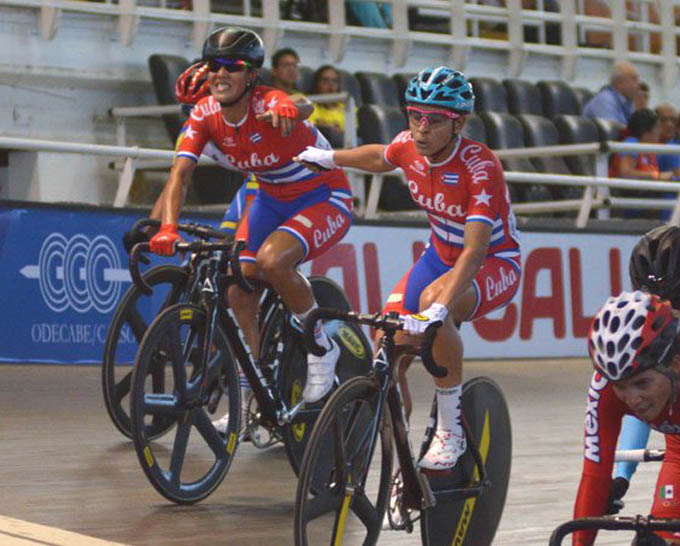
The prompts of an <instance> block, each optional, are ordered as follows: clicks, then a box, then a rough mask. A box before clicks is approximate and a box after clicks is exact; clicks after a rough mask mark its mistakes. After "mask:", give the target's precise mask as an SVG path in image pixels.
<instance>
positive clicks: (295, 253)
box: [256, 231, 340, 403]
mask: <svg viewBox="0 0 680 546" xmlns="http://www.w3.org/2000/svg"><path fill="white" fill-rule="evenodd" d="M304 255H305V254H304V248H303V246H302V244H301V243H300V242H299V241H298V240H297V239H296V238H295V237H293V236H292V235H291V234H290V233H288V232H285V231H275V232H274V233H272V234H271V235H270V236H269V237H267V239H266V240H265V242H264V243H263V244H262V246H261V247H260V250H259V251H258V252H257V256H256V260H257V265H258V267H259V268H260V271H261V272H262V275H263V276H264V278H265V279H266V280H267V281H268V282H269V283H270V284H271V285H272V286H273V287H274V289H275V290H276V291H277V292H278V293H279V295H280V296H281V298H282V299H283V301H284V302H285V303H286V305H287V306H288V308H289V309H290V310H291V311H292V312H293V314H294V315H295V316H296V317H297V318H298V319H299V320H300V321H304V320H305V318H306V317H307V315H309V313H310V312H311V311H312V310H313V309H314V308H315V307H316V301H315V300H314V293H313V292H312V287H311V285H310V284H309V281H308V280H307V279H306V278H305V277H304V276H303V275H302V274H301V273H300V272H299V271H298V268H297V266H298V264H299V263H300V262H301V261H302V260H303V259H304ZM314 339H315V341H316V343H317V344H318V345H321V346H323V347H325V348H326V353H325V354H324V355H322V356H316V355H313V354H309V355H307V381H306V382H305V388H304V390H303V391H302V397H303V398H304V400H305V402H308V403H314V402H318V401H319V400H321V399H322V398H323V397H324V396H326V394H328V393H329V392H330V390H331V388H332V387H333V379H334V378H335V365H336V363H337V361H338V358H339V356H340V348H339V347H338V346H337V344H335V343H334V342H332V340H331V339H330V338H329V337H328V335H327V334H326V332H325V330H324V329H323V326H322V325H321V324H317V325H316V328H315V330H314Z"/></svg>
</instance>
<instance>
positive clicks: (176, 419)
mask: <svg viewBox="0 0 680 546" xmlns="http://www.w3.org/2000/svg"><path fill="white" fill-rule="evenodd" d="M206 323H207V320H206V314H205V311H204V310H203V309H202V308H200V307H198V306H195V305H191V304H177V305H173V306H171V307H169V308H167V309H166V310H165V311H163V312H162V313H161V314H160V315H159V316H158V317H157V318H156V319H155V320H154V322H153V323H152V324H151V326H150V327H149V329H148V330H147V333H146V335H145V336H144V339H143V340H142V344H141V348H140V351H139V354H138V356H137V362H136V364H135V372H134V375H133V378H132V395H131V398H132V400H131V407H130V416H131V425H132V434H133V441H134V444H135V450H136V452H137V457H138V458H139V462H140V464H141V466H142V468H143V469H144V472H145V474H146V477H147V478H148V480H149V481H150V482H151V484H152V485H153V486H154V487H155V488H156V490H157V491H158V492H159V493H160V494H161V495H163V496H164V497H165V498H167V499H169V500H171V501H173V502H176V503H180V504H187V503H193V502H197V501H200V500H202V499H204V498H206V497H207V496H208V495H210V494H211V493H212V492H213V491H214V490H215V489H216V488H217V486H218V485H219V484H220V483H221V482H222V480H223V479H224V477H225V475H226V474H227V471H228V470H229V466H230V465H231V461H232V459H233V457H234V453H235V451H236V447H237V444H238V432H239V426H240V412H239V407H240V391H239V384H238V374H237V371H236V365H235V364H234V362H235V360H234V357H233V352H232V350H231V347H230V345H229V341H228V339H227V337H226V335H225V333H224V331H223V330H222V329H221V327H220V326H219V325H218V326H217V327H216V329H215V333H214V335H213V339H212V343H211V346H210V349H209V350H210V354H209V356H208V359H207V362H208V363H207V366H206V367H205V370H203V368H202V367H201V366H200V362H201V351H202V349H201V344H202V340H203V333H204V329H205V327H206ZM152 368H153V369H155V370H156V372H155V373H160V372H159V370H162V373H163V376H164V379H165V381H166V388H165V390H164V391H163V392H162V393H159V392H157V391H156V390H155V389H154V387H153V382H152V381H150V379H149V376H150V374H149V370H150V369H152ZM202 385H204V386H205V387H204V388H203V389H202V388H201V386H202ZM223 415H225V416H226V417H227V420H228V426H227V431H226V435H225V436H224V437H223V436H222V435H220V433H218V432H217V430H216V429H215V427H214V426H213V424H212V420H213V419H214V418H218V417H222V416H223ZM157 418H164V419H169V420H171V421H172V423H173V424H175V425H176V429H175V432H174V434H173V435H166V436H164V437H163V438H159V439H157V440H156V441H151V440H152V439H151V438H150V437H149V435H148V430H149V427H148V426H147V425H148V423H149V422H152V421H153V420H154V419H157Z"/></svg>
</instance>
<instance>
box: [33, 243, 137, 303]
mask: <svg viewBox="0 0 680 546" xmlns="http://www.w3.org/2000/svg"><path fill="white" fill-rule="evenodd" d="M19 272H20V273H21V274H22V275H23V276H24V277H26V278H27V279H35V280H37V281H38V282H39V283H40V293H41V294H42V297H43V300H44V301H45V305H47V306H48V307H49V308H50V309H52V311H55V312H57V313H61V312H63V311H67V310H68V309H73V310H74V311H76V312H78V313H86V312H88V311H89V310H90V309H95V310H96V311H98V312H100V313H102V314H106V313H108V312H110V311H112V310H113V308H114V307H115V306H116V304H117V303H118V299H119V296H120V292H121V289H122V283H123V282H130V274H129V272H128V271H127V269H124V268H122V267H121V261H120V256H119V255H118V250H117V249H116V246H115V245H114V243H113V242H112V241H111V239H110V238H109V237H107V236H106V235H97V236H96V237H94V238H93V239H90V238H89V237H87V236H86V235H83V234H82V233H78V234H76V235H73V236H72V237H71V238H66V237H65V236H64V235H63V234H61V233H52V234H51V235H49V236H48V237H47V238H46V239H45V240H44V241H43V243H42V246H41V247H40V253H39V257H38V263H37V264H27V265H25V266H24V267H22V268H21V269H20V271H19Z"/></svg>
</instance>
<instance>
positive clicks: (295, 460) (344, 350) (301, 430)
mask: <svg viewBox="0 0 680 546" xmlns="http://www.w3.org/2000/svg"><path fill="white" fill-rule="evenodd" d="M309 282H310V284H311V285H312V290H313V291H314V298H315V299H316V301H317V303H318V304H319V306H320V307H331V308H333V309H339V310H341V311H349V310H350V304H349V300H348V299H347V296H346V295H345V292H344V291H343V289H342V287H340V285H338V284H337V283H335V282H334V281H332V280H331V279H328V278H326V277H311V278H310V279H309ZM280 320H285V319H284V318H283V316H281V318H280ZM353 326H354V325H351V324H345V323H342V322H340V321H337V320H333V321H329V322H327V323H326V324H325V326H324V327H325V328H326V331H327V333H328V335H330V336H331V337H333V338H334V339H335V341H336V342H337V343H338V346H339V347H340V349H341V356H340V359H339V360H338V365H337V367H336V373H337V376H338V380H339V382H340V383H344V382H345V381H347V380H348V379H350V378H351V377H355V376H357V375H366V374H367V373H368V372H369V371H370V369H371V350H370V346H369V345H368V341H367V340H365V336H364V335H363V332H361V330H359V329H358V328H356V327H355V328H353ZM284 331H286V332H287V336H288V337H287V338H286V342H287V343H288V346H287V347H286V349H285V350H284V357H283V364H282V369H281V372H280V380H279V393H280V396H281V398H282V400H283V401H284V402H285V403H286V405H287V406H288V408H292V407H293V406H295V404H297V403H298V402H299V401H300V399H301V398H302V391H303V389H304V387H305V381H306V379H307V352H306V351H305V348H304V343H303V341H302V339H301V337H300V336H299V334H298V333H297V332H296V331H295V330H294V329H293V328H291V327H288V328H287V329H286V330H284ZM357 355H358V356H357ZM320 411H321V405H320V404H319V405H315V407H313V408H309V409H308V410H307V411H306V412H305V413H302V414H300V415H299V417H298V418H297V419H295V420H294V421H293V423H291V424H289V425H286V426H284V427H283V430H282V436H283V442H284V446H285V449H286V455H287V456H288V460H289V461H290V465H291V467H292V468H293V471H294V472H295V474H298V472H299V469H300V463H301V462H302V457H303V456H304V454H305V448H306V446H307V442H308V440H309V435H310V433H311V431H312V427H313V426H314V421H315V419H316V418H317V417H318V414H319V412H320Z"/></svg>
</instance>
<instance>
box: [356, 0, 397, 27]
mask: <svg viewBox="0 0 680 546" xmlns="http://www.w3.org/2000/svg"><path fill="white" fill-rule="evenodd" d="M346 6H347V11H348V14H349V16H350V18H351V19H354V20H355V21H357V22H358V23H359V24H360V25H361V26H364V27H374V28H391V27H392V6H391V5H390V4H383V3H382V2H367V1H366V0H347V2H346Z"/></svg>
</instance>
